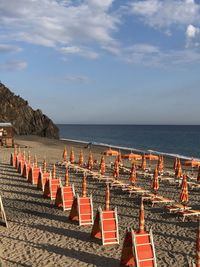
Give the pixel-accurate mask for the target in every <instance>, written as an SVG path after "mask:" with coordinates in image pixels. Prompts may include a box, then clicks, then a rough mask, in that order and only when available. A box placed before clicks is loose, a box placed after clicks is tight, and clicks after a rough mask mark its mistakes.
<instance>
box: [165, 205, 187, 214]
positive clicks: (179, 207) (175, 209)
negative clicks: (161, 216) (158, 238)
mask: <svg viewBox="0 0 200 267" xmlns="http://www.w3.org/2000/svg"><path fill="white" fill-rule="evenodd" d="M191 208H192V207H189V206H184V205H182V204H179V203H176V204H172V205H167V206H165V209H166V210H167V211H169V213H176V212H179V211H182V210H183V211H184V210H189V209H191Z"/></svg>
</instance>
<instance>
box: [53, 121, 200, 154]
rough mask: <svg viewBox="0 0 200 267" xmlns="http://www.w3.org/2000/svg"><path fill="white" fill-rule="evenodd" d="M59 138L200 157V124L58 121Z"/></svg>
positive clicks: (142, 150) (131, 149)
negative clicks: (108, 123) (65, 122)
mask: <svg viewBox="0 0 200 267" xmlns="http://www.w3.org/2000/svg"><path fill="white" fill-rule="evenodd" d="M57 126H58V127H59V129H60V139H65V140H73V141H78V142H83V143H86V144H87V143H92V144H96V145H103V146H107V147H108V146H110V147H114V148H119V149H128V150H130V151H135V150H139V151H141V152H144V153H145V152H147V153H148V152H151V153H159V154H163V155H169V156H174V157H176V156H177V157H181V158H196V159H200V125H192V126H191V125H82V124H58V125H57Z"/></svg>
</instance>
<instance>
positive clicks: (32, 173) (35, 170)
mask: <svg viewBox="0 0 200 267" xmlns="http://www.w3.org/2000/svg"><path fill="white" fill-rule="evenodd" d="M40 171H41V169H40V168H39V167H35V166H34V165H32V167H31V168H30V169H29V172H28V182H29V183H32V184H34V185H37V183H38V176H39V172H40Z"/></svg>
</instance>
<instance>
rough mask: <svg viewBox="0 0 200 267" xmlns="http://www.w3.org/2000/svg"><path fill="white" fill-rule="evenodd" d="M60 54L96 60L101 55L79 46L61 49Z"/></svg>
mask: <svg viewBox="0 0 200 267" xmlns="http://www.w3.org/2000/svg"><path fill="white" fill-rule="evenodd" d="M60 52H61V53H63V54H64V55H70V54H71V55H72V54H76V55H79V56H82V57H86V58H90V59H96V58H98V57H99V55H98V54H97V53H96V52H94V51H92V50H89V49H88V48H83V47H78V46H66V47H61V48H60Z"/></svg>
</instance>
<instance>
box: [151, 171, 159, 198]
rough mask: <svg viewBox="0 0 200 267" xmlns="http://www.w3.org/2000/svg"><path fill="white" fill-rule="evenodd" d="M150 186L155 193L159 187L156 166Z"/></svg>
mask: <svg viewBox="0 0 200 267" xmlns="http://www.w3.org/2000/svg"><path fill="white" fill-rule="evenodd" d="M152 188H153V190H154V192H155V194H157V191H158V189H159V180H158V169H157V168H155V170H154V175H153V181H152Z"/></svg>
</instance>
